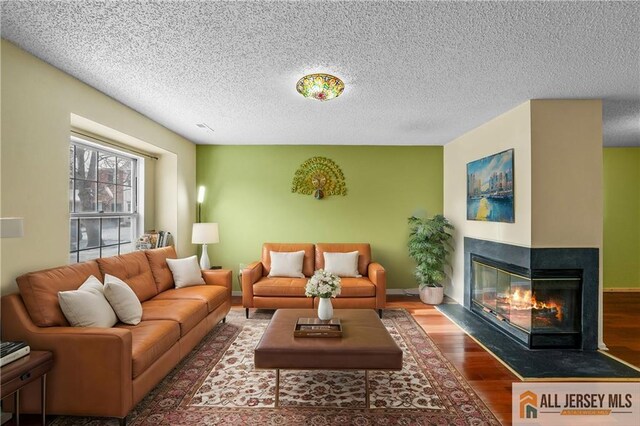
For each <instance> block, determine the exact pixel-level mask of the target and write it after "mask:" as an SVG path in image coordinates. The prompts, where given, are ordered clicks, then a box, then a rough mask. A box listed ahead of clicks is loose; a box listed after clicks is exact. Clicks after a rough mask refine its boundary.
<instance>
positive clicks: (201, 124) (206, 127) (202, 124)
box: [196, 123, 213, 132]
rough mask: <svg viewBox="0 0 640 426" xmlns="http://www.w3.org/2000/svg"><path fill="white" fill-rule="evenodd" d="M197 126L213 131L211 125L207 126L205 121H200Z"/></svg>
mask: <svg viewBox="0 0 640 426" xmlns="http://www.w3.org/2000/svg"><path fill="white" fill-rule="evenodd" d="M196 126H198V127H200V128H201V129H204V130H208V131H210V132H213V129H212V128H211V127H209V126H207V125H206V124H205V123H198V124H196Z"/></svg>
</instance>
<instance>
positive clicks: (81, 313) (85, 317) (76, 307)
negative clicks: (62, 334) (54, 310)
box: [58, 275, 118, 327]
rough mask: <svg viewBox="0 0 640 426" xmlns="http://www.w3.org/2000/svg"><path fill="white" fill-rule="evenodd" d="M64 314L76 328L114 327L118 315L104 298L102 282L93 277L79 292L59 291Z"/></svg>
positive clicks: (88, 279)
mask: <svg viewBox="0 0 640 426" xmlns="http://www.w3.org/2000/svg"><path fill="white" fill-rule="evenodd" d="M58 302H59V303H60V308H61V309H62V313H63V314H64V316H65V317H66V318H67V321H69V324H71V325H72V326H74V327H113V326H114V324H115V323H116V322H117V321H118V318H117V317H116V313H115V312H113V308H112V307H111V305H110V304H109V302H108V301H107V299H106V298H105V297H104V289H103V286H102V283H101V282H100V280H98V279H97V278H96V277H94V276H93V275H92V276H90V277H89V278H87V280H86V281H85V282H84V284H82V285H81V286H80V287H79V288H78V289H77V290H72V291H59V292H58Z"/></svg>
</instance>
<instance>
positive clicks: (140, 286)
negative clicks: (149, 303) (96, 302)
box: [96, 251, 158, 302]
mask: <svg viewBox="0 0 640 426" xmlns="http://www.w3.org/2000/svg"><path fill="white" fill-rule="evenodd" d="M96 261H97V262H98V266H99V267H100V271H101V272H102V274H103V275H105V274H109V275H113V276H114V277H118V278H120V279H121V280H122V281H124V282H126V283H127V284H128V285H129V287H131V289H132V290H133V292H134V293H135V294H136V296H138V299H139V300H140V301H141V302H144V301H145V300H148V299H151V298H152V297H153V296H155V295H156V294H158V289H157V288H156V283H155V281H154V279H153V274H152V273H151V268H150V267H149V261H148V260H147V256H146V255H145V254H144V252H141V251H137V252H134V253H128V254H123V255H121V256H113V257H103V258H101V259H96Z"/></svg>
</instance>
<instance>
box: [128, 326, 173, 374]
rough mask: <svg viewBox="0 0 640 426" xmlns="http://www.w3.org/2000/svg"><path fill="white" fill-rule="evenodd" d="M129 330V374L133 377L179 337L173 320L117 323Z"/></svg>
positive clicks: (142, 371) (154, 360)
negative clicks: (130, 365)
mask: <svg viewBox="0 0 640 426" xmlns="http://www.w3.org/2000/svg"><path fill="white" fill-rule="evenodd" d="M116 327H118V328H126V329H127V330H130V331H131V352H132V354H131V357H132V362H133V365H132V367H131V374H132V376H133V378H134V379H135V378H136V377H138V376H139V375H140V374H142V373H144V372H145V370H146V369H147V368H148V367H149V366H150V365H152V364H153V363H154V362H156V360H157V359H158V358H160V357H161V356H162V355H163V354H164V353H165V352H167V351H168V350H169V349H170V348H171V346H173V345H174V344H175V343H176V342H177V341H178V339H180V325H179V324H178V323H177V322H175V321H142V322H141V323H139V324H138V325H127V324H118V325H117V326H116Z"/></svg>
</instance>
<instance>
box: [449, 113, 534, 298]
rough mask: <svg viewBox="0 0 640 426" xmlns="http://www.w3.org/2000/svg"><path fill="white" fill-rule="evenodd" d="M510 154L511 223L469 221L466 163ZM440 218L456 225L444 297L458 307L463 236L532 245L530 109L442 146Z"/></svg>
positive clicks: (461, 285) (488, 124)
mask: <svg viewBox="0 0 640 426" xmlns="http://www.w3.org/2000/svg"><path fill="white" fill-rule="evenodd" d="M510 148H513V149H514V153H513V160H514V177H515V179H514V182H515V201H514V204H515V223H498V222H479V221H472V220H467V163H469V162H471V161H473V160H478V159H480V158H482V157H486V156H487V155H491V154H495V153H498V152H500V151H504V150H506V149H510ZM444 215H445V217H447V218H448V219H449V220H450V221H451V223H452V224H453V225H454V226H455V228H456V230H455V234H454V247H455V252H454V253H453V255H452V259H451V266H452V269H453V273H452V275H451V282H450V283H448V285H447V286H446V288H445V292H446V294H447V295H448V296H450V297H452V298H453V299H455V300H456V301H458V302H459V303H462V300H463V290H464V244H463V242H464V237H473V238H478V239H483V240H490V241H497V242H503V243H508V244H513V245H519V246H525V247H529V246H530V245H531V104H530V103H529V102H525V103H524V104H522V105H520V106H518V107H516V108H514V109H512V110H511V111H508V112H506V113H504V114H502V115H500V116H499V117H496V118H494V119H493V120H491V121H489V122H488V123H485V124H483V125H482V126H480V127H478V128H476V129H474V130H471V131H470V132H468V133H466V134H464V135H462V136H460V137H459V138H457V139H456V140H454V141H452V142H450V143H449V144H447V145H445V147H444Z"/></svg>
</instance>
